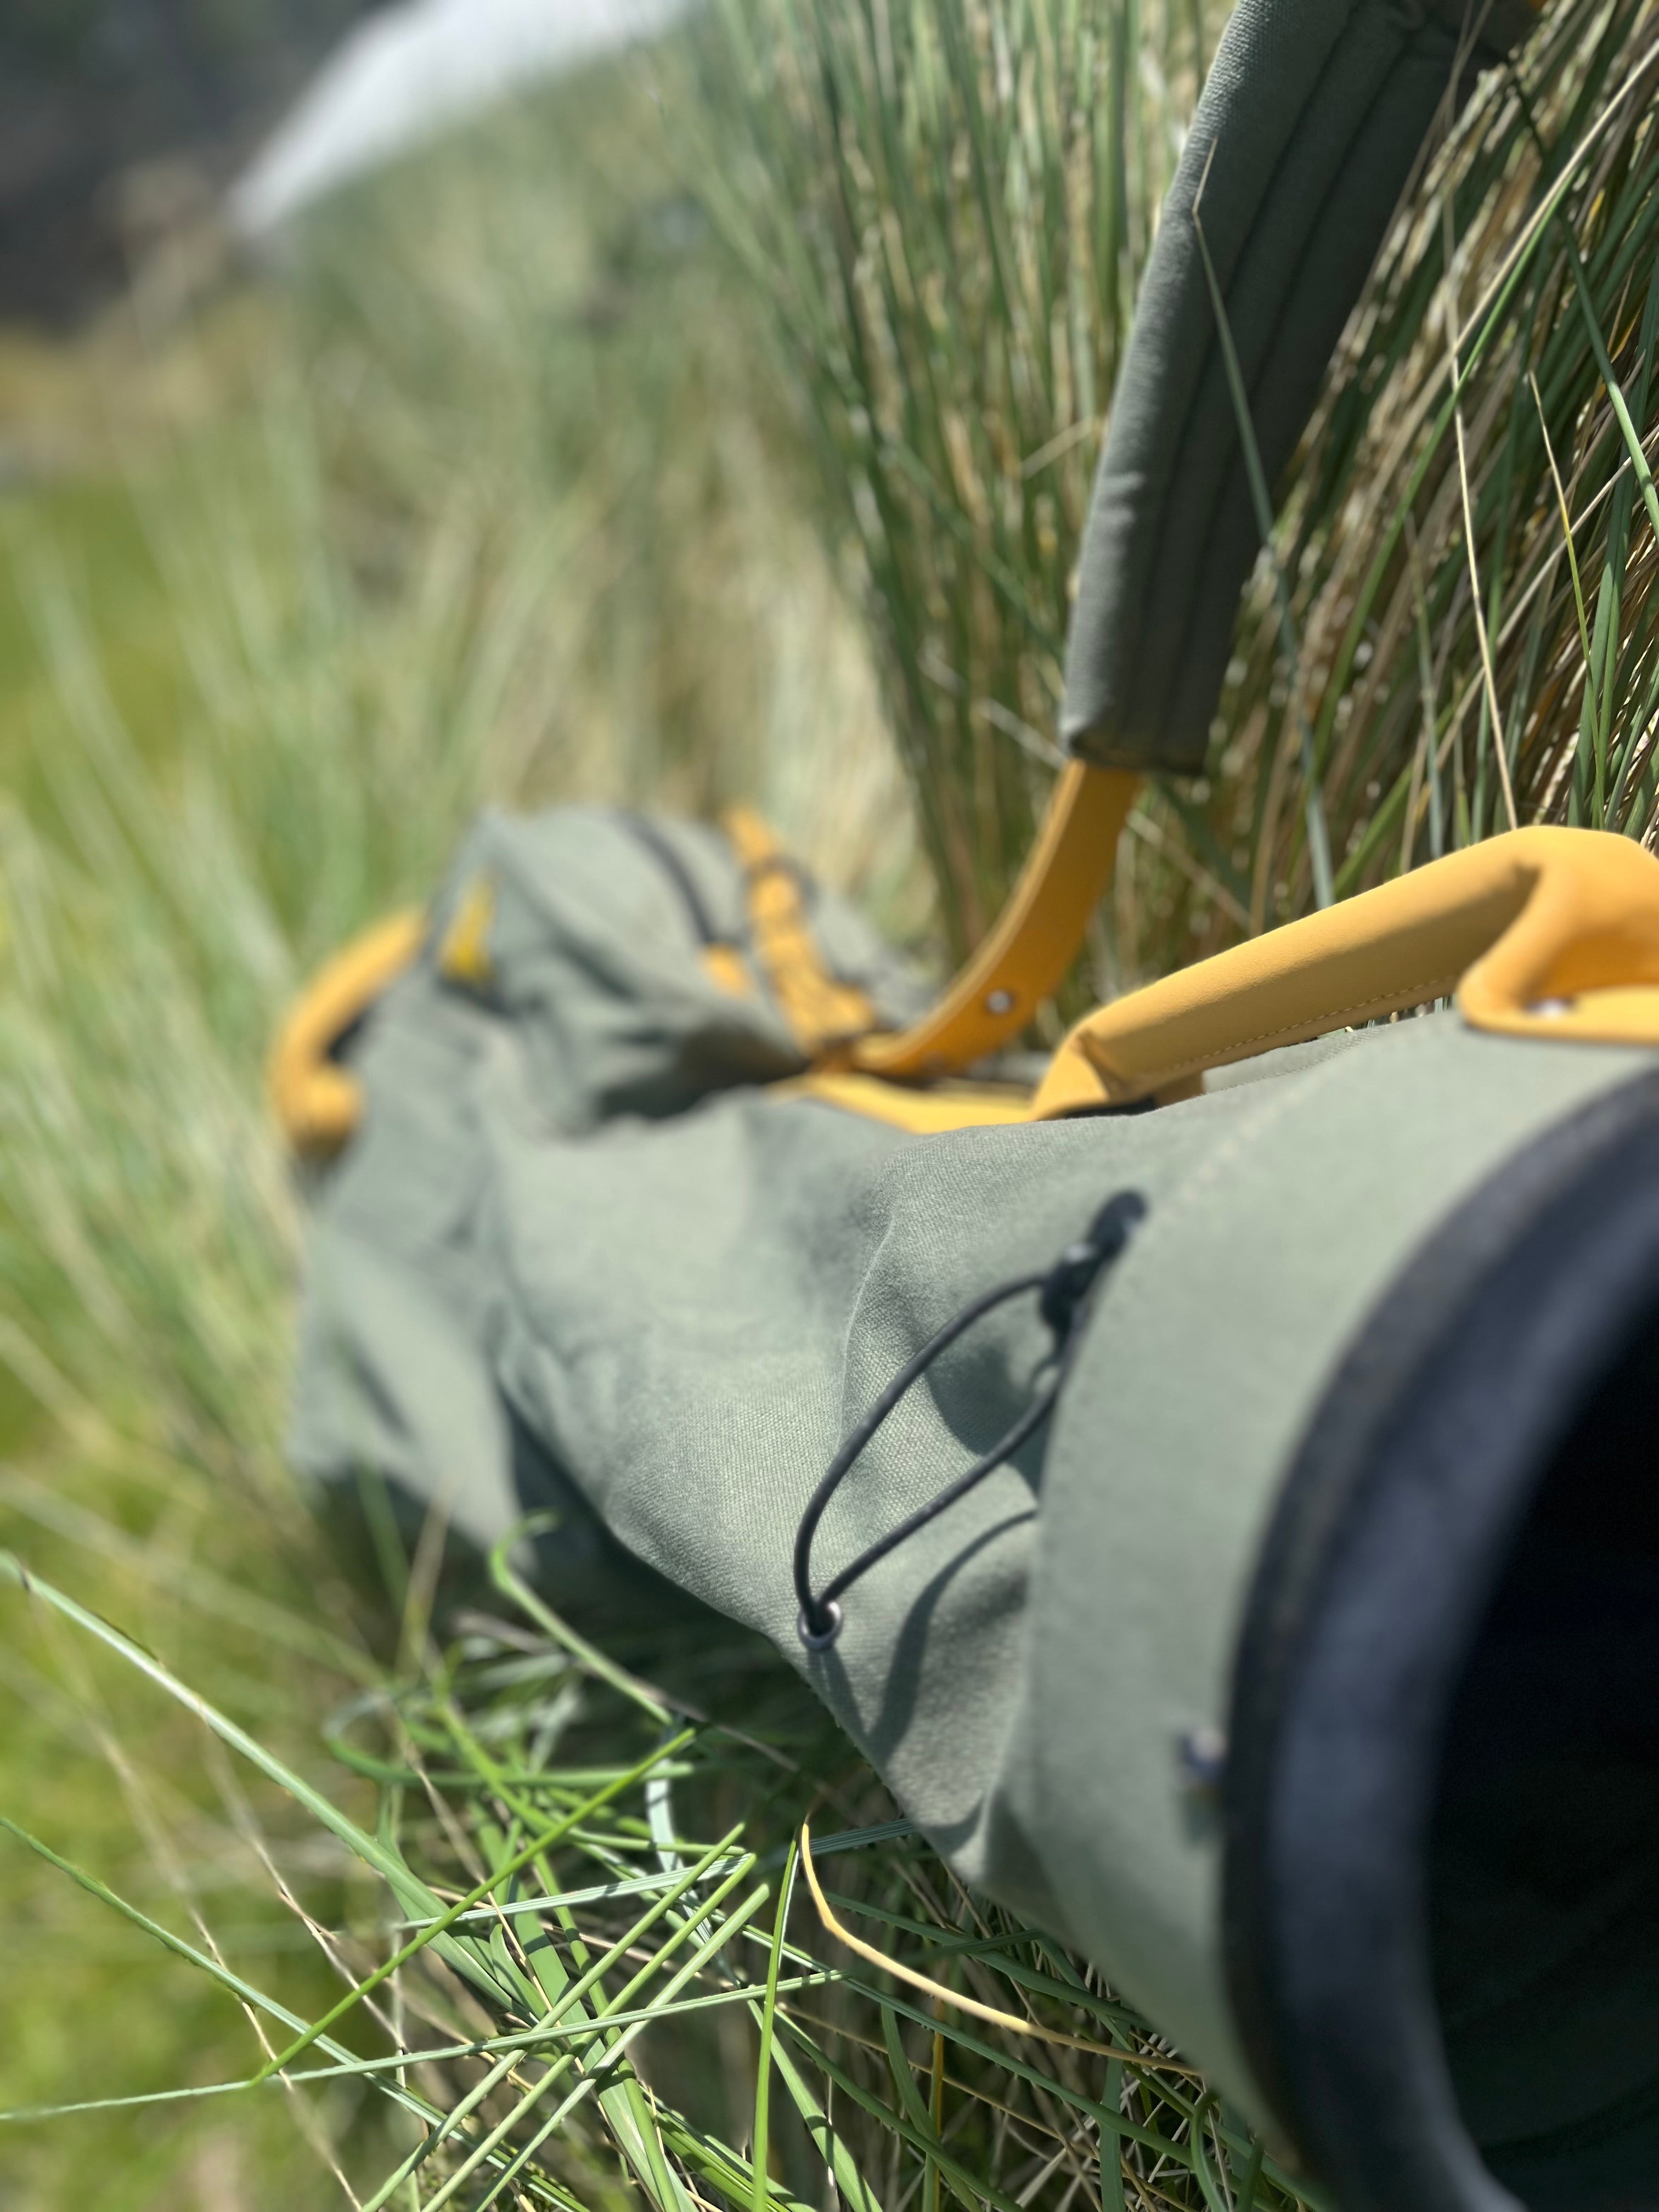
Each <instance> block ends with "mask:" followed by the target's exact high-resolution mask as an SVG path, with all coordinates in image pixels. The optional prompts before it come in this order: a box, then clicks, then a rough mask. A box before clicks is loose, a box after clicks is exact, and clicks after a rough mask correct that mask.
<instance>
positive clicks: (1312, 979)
mask: <svg viewBox="0 0 1659 2212" xmlns="http://www.w3.org/2000/svg"><path fill="white" fill-rule="evenodd" d="M1454 992H1455V994H1456V1001H1457V1006H1458V1009H1459V1011H1460V1012H1462V1015H1463V1018H1464V1019H1465V1020H1466V1021H1468V1023H1469V1024H1471V1025H1472V1026H1473V1027H1474V1028H1475V1029H1481V1030H1492V1031H1495V1032H1497V1033H1498V1034H1500V1035H1504V1036H1538V1037H1544V1036H1547V1037H1551V1038H1560V1039H1564V1040H1565V1039H1575V1040H1577V1041H1579V1042H1586V1043H1607V1044H1659V860H1655V859H1654V858H1653V856H1652V855H1651V854H1648V853H1645V852H1644V851H1643V849H1642V848H1641V847H1640V846H1639V845H1637V844H1634V843H1632V842H1631V840H1630V839H1629V838H1626V837H1619V836H1613V835H1611V834H1610V833H1608V832H1607V831H1605V830H1599V829H1516V830H1512V831H1510V833H1509V835H1507V836H1502V837H1493V838H1492V839H1490V840H1489V841H1488V842H1486V844H1483V845H1474V846H1471V847H1470V848H1468V850H1466V851H1464V852H1461V853H1452V854H1448V855H1447V857H1446V858H1445V859H1444V860H1436V861H1433V862H1431V864H1430V865H1429V866H1427V867H1424V868H1419V869H1418V870H1416V871H1415V872H1414V873H1413V874H1411V875H1408V876H1401V877H1400V878H1397V880H1395V882H1393V883H1389V884H1381V885H1379V886H1378V888H1377V889H1376V890H1370V891H1365V892H1362V893H1361V895H1360V896H1358V898H1352V899H1346V900H1345V901H1343V902H1342V903H1341V904H1340V905H1338V906H1334V907H1328V908H1326V909H1325V911H1324V912H1323V913H1322V914H1315V915H1308V916H1307V917H1306V918H1305V919H1304V920H1303V921H1293V922H1289V923H1287V924H1286V925H1285V927H1284V928H1282V929H1275V930H1270V931H1269V932H1268V933H1267V935H1266V936H1263V937H1258V938H1255V939H1252V940H1251V941H1250V942H1249V944H1247V945H1234V946H1233V947H1232V948H1231V951H1226V952H1221V953H1218V954H1217V955H1216V956H1215V957H1214V958H1213V959H1211V960H1205V961H1200V963H1198V965H1197V966H1196V967H1193V968H1187V969H1182V970H1181V971H1180V972H1179V973H1178V974H1176V975H1167V976H1165V977H1164V979H1163V981H1161V982H1157V983H1152V984H1149V985H1148V986H1147V987H1146V989H1145V990H1142V991H1136V992H1133V993H1132V994H1130V995H1129V996H1128V997H1127V998H1125V999H1120V1000H1116V1001H1115V1003H1114V1004H1113V1005H1111V1006H1102V1007H1100V1008H1098V1009H1097V1011H1096V1012H1094V1013H1092V1014H1090V1015H1088V1016H1086V1017H1085V1019H1084V1020H1083V1021H1081V1022H1079V1024H1078V1025H1077V1027H1076V1028H1075V1029H1074V1030H1073V1031H1072V1033H1071V1035H1070V1036H1068V1037H1067V1038H1066V1042H1065V1043H1064V1044H1063V1045H1062V1046H1061V1047H1060V1050H1059V1052H1058V1053H1056V1054H1055V1055H1054V1060H1053V1061H1052V1063H1051V1064H1050V1066H1049V1070H1048V1075H1047V1076H1046V1077H1045V1078H1044V1079H1043V1082H1042V1086H1041V1088H1040V1089H1039V1091H1038V1092H1037V1095H1036V1099H1035V1101H1034V1102H1033V1107H1032V1114H1033V1118H1035V1119H1036V1120H1039V1121H1045V1120H1050V1119H1053V1118H1054V1117H1055V1116H1057V1115H1064V1114H1071V1113H1077V1112H1079V1111H1080V1110H1087V1109H1090V1108H1096V1109H1097V1108H1100V1107H1103V1106H1120V1105H1127V1104H1129V1103H1132V1102H1133V1101H1134V1100H1136V1099H1140V1098H1146V1097H1154V1096H1157V1095H1159V1094H1164V1095H1167V1094H1168V1093H1169V1091H1170V1089H1171V1087H1172V1086H1177V1085H1191V1084H1192V1083H1193V1081H1194V1079H1195V1078H1196V1077H1197V1076H1198V1075H1199V1074H1200V1073H1201V1072H1202V1071H1203V1070H1204V1069H1206V1068H1210V1067H1223V1066H1227V1065H1228V1064H1229V1063H1230V1062H1231V1061H1233V1060H1249V1059H1251V1058H1253V1057H1254V1056H1255V1054H1257V1053H1261V1052H1266V1051H1267V1050H1268V1049H1269V1048H1271V1047H1273V1046H1274V1045H1282V1044H1295V1043H1298V1042H1302V1041H1304V1040H1305V1039H1307V1038H1310V1037H1316V1036H1323V1035H1324V1034H1326V1033H1327V1032H1328V1031H1329V1030H1334V1029H1340V1028H1346V1027H1352V1025H1353V1024H1357V1023H1359V1022H1365V1021H1373V1020H1375V1019H1376V1018H1377V1017H1378V1016H1380V1015H1384V1014H1389V1013H1395V1012H1401V1011H1403V1010H1404V1009H1405V1008H1407V1007H1408V1006H1423V1005H1425V1004H1426V1003H1427V1002H1428V1001H1429V1000H1433V999H1437V998H1445V997H1449V996H1451V995H1452V994H1453V993H1454Z"/></svg>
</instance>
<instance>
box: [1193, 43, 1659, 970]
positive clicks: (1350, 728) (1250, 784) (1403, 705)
mask: <svg viewBox="0 0 1659 2212" xmlns="http://www.w3.org/2000/svg"><path fill="white" fill-rule="evenodd" d="M1656 81H1659V11H1656V10H1655V9H1653V8H1652V7H1651V6H1649V5H1642V4H1639V0H1612V4H1595V3H1594V0H1573V4H1570V5H1567V6H1564V7H1561V8H1559V9H1553V10H1552V11H1551V12H1550V14H1549V15H1548V16H1547V19H1546V21H1545V23H1544V26H1543V27H1542V29H1541V32H1540V33H1538V35H1537V36H1536V37H1535V38H1534V40H1532V41H1531V42H1530V44H1529V45H1528V47H1527V48H1526V49H1525V51H1524V52H1522V55H1521V56H1520V57H1519V58H1518V62H1517V65H1516V68H1515V69H1514V70H1512V71H1510V72H1505V73H1503V74H1501V75H1497V76H1493V77H1492V78H1491V79H1489V80H1488V82H1487V84H1486V89H1485V91H1484V93H1483V94H1482V96H1481V97H1480V100H1479V102H1478V103H1477V105H1476V106H1474V109H1473V110H1472V111H1471V112H1469V113H1468V115H1467V116H1466V117H1465V118H1464V120H1463V122H1462V125H1461V126H1460V127H1459V129H1458V130H1457V131H1456V132H1455V135H1454V136H1453V137H1452V139H1451V141H1450V143H1449V144H1448V145H1447V146H1446V147H1445V148H1444V149H1443V150H1442V152H1441V153H1440V155H1438V157H1437V159H1436V160H1435V161H1434V162H1433V163H1432V165H1431V167H1430V169H1429V171H1428V173H1427V175H1426V177H1425V179H1424V181H1423V184H1422V185H1421V187H1420V188H1419V191H1418V192H1417V194H1416V195H1415V197H1414V198H1413V203H1412V204H1411V206H1410V208H1409V210H1407V215H1406V217H1405V218H1404V220H1403V221H1402V222H1401V225H1400V227H1399V228H1398V229H1397V231H1396V234H1395V237H1394V239H1393V240H1392V241H1391V244H1390V246H1389V250H1388V252H1386V254H1385V256H1384V258H1383V263H1382V264H1381V266H1380V268H1379V270H1378V271H1377V274H1376V279H1375V281H1374V283H1373V284H1372V287H1371V289H1370V295H1369V297H1368V299H1367V301H1365V303H1364V306H1363V307H1362V309H1361V310H1360V313H1358V316H1357V317H1356V319H1355V320H1354V323H1353V325H1352V327H1351V330H1350V332H1349V335H1348V338H1347V342H1346V345H1345V347H1344V349H1343V353H1342V355H1341V357H1340V362H1339V364H1338V368H1337V371H1336V374H1335V375H1334V378H1333V380H1332V381H1331V383H1330V386H1329V387H1328V392H1327V396H1326V398H1325V401H1324V404H1323V406H1322V410H1321V414H1320V416H1319V418H1318V420H1317V422H1316V426H1315V428H1314V431H1313V434H1312V435H1311V437H1310V441H1309V444H1308V447H1307V450H1306V452H1305V453H1304V457H1303V459H1302V461H1301V464H1300V465H1299V467H1298V470H1297V486H1296V491H1295V495H1294V497H1293V499H1292V501H1291V509H1290V513H1289V515H1288V517H1287V520H1286V526H1285V530H1284V532H1283V533H1282V536H1283V556H1284V560H1285V565H1286V567H1287V568H1288V569H1289V571H1290V574H1291V580H1292V583H1293V586H1294V598H1295V605H1296V611H1297V623H1298V626H1299V629H1300V633H1301V655H1300V662H1299V665H1298V666H1297V668H1296V669H1294V670H1293V671H1285V669H1284V667H1283V665H1282V659H1281V657H1280V656H1279V653H1278V651H1277V639H1276V636H1275V635H1274V630H1273V616H1272V611H1271V609H1270V607H1269V605H1267V593H1266V592H1265V590H1264V591H1263V592H1261V593H1259V594H1258V596H1257V599H1256V601H1255V605H1253V606H1252V607H1251V608H1250V609H1249V611H1247V614H1246V617H1245V619H1244V622H1243V627H1242V630H1241V636H1240V645H1239V654H1240V662H1239V664H1237V665H1236V674H1237V682H1236V683H1235V684H1234V685H1233V687H1232V688H1231V692H1230V695H1229V696H1228V698H1227V699H1226V701H1225V702H1224V710H1225V723H1226V732H1227V734H1226V740H1225V745H1224V746H1223V748H1222V749H1221V750H1220V751H1219V754H1218V759H1217V762H1216V763H1215V765H1216V770H1217V774H1216V777H1215V799H1214V803H1213V810H1212V823H1213V835H1214V845H1213V851H1214V853H1215V854H1225V855H1227V856H1228V858H1229V859H1230V860H1231V866H1227V867H1225V870H1223V869H1221V868H1220V867H1218V871H1217V872H1218V874H1219V875H1221V877H1222V880H1223V883H1224V884H1225V892H1226V894H1227V896H1226V898H1225V902H1224V901H1223V900H1219V899H1218V900H1216V901H1214V902H1212V905H1211V909H1210V913H1209V915H1208V917H1207V919H1205V920H1200V918H1199V917H1198V916H1197V915H1196V914H1194V913H1193V912H1192V909H1191V908H1190V907H1189V908H1188V914H1189V917H1190V919H1191V921H1192V922H1193V924H1194V933H1195V934H1196V935H1197V936H1198V937H1199V939H1200V941H1201V942H1204V943H1208V942H1211V941H1215V940H1217V939H1218V938H1219V937H1220V936H1221V935H1224V934H1232V933H1237V930H1238V929H1240V928H1242V927H1247V926H1248V927H1250V928H1261V927H1262V926H1263V925H1264V924H1267V923H1271V922H1273V921H1279V920H1281V919H1284V918H1285V917H1286V916H1287V915H1291V914H1294V913H1296V912H1298V911H1300V910H1301V909H1302V908H1304V907H1305V905H1306V904H1307V903H1308V902H1309V899H1310V871H1309V865H1308V858H1307V854H1306V850H1305V846H1304V837H1303V833H1302V827H1301V824H1302V819H1303V811H1304V810H1303V807H1302V804H1301V800H1302V795H1303V794H1302V788H1301V786H1302V770H1301V765H1300V761H1299V758H1298V756H1297V747H1296V744H1295V742H1294V737H1293V732H1294V727H1295V719H1296V718H1295V715H1294V714H1293V713H1292V702H1293V700H1294V699H1295V698H1296V696H1297V695H1298V694H1299V698H1300V704H1301V707H1302V708H1303V710H1304V712H1305V714H1306V715H1307V717H1308V719H1309V720H1310V722H1311V724H1312V726H1313V728H1314V731H1315V733H1316V760H1317V775H1318V778H1319V782H1320V787H1321V793H1322V800H1323V804H1324V808H1325V811H1326V815H1327V817H1328V821H1329V823H1330V825H1331V829H1332V836H1333V842H1334V846H1335V849H1336V855H1337V863H1338V866H1337V888H1338V890H1339V892H1346V891H1349V890H1356V889H1358V888H1361V887H1363V886H1364V884H1369V883H1373V882H1376V881H1377V880H1379V879H1380V878H1383V877H1384V876H1387V875H1390V874H1393V873H1395V872H1397V871H1398V870H1401V869H1403V868H1405V867H1407V866H1411V865H1413V862H1414V861H1417V860H1423V859H1425V858H1428V857H1430V856H1431V855H1432V854H1436V853H1437V852H1440V851H1444V850H1449V849H1451V848H1453V847H1454V846H1456V845H1462V844H1467V843H1469V842H1473V841H1474V840H1477V839H1479V838H1480V837H1483V836H1490V835H1492V833H1493V831H1495V830H1498V829H1504V828H1506V827H1508V826H1510V822H1511V819H1514V820H1519V821H1534V820H1535V821H1550V822H1570V823H1585V824H1588V825H1589V826H1591V827H1594V828H1597V829H1600V828H1607V829H1619V830H1622V831H1624V832H1625V833H1626V834H1627V835H1629V836H1637V837H1641V838H1644V839H1651V837H1652V836H1653V833H1654V829H1655V823H1656V816H1655V806H1656V796H1659V759H1656V757H1655V754H1654V735H1655V715H1656V712H1659V652H1656V646H1659V600H1656V598H1655V595H1654V591H1653V584H1654V579H1655V572H1656V560H1659V501H1656V500H1655V498H1654V494H1653V489H1652V476H1651V472H1650V457H1651V455H1652V453H1653V450H1654V446H1655V439H1656V433H1659V386H1656V381H1655V378H1654V374H1653V357H1654V349H1655V343H1656V338H1659V284H1656V283H1655V277H1656V274H1659V132H1656V123H1655V107H1654V92H1655V86H1656Z"/></svg>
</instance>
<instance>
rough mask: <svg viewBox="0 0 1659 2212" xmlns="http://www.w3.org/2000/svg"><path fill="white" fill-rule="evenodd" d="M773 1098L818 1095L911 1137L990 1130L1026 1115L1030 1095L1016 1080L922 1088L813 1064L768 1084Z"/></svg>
mask: <svg viewBox="0 0 1659 2212" xmlns="http://www.w3.org/2000/svg"><path fill="white" fill-rule="evenodd" d="M769 1096H770V1097H774V1098H785V1099H788V1098H817V1099H819V1100H821V1101H822V1102H823V1104H824V1105H826V1106H839V1107H840V1108H841V1109H842V1111H843V1112H845V1113H848V1114H862V1115H864V1117H865V1119H866V1121H885V1122H886V1123H887V1124H888V1126H889V1127H890V1128H894V1129H905V1130H908V1132H909V1133H910V1134H911V1135H912V1136H913V1137H938V1136H942V1135H943V1134H944V1133H945V1131H946V1130H947V1129H994V1128H1002V1127H1006V1126H1007V1124H1008V1123H1009V1122H1011V1121H1030V1118H1031V1094H1030V1091H1026V1090H1023V1089H1021V1088H1020V1086H1019V1085H1017V1084H992V1083H950V1082H946V1083H939V1084H933V1085H928V1086H927V1087H926V1088H923V1087H922V1086H921V1085H916V1084H909V1083H889V1082H888V1081H887V1079H885V1077H884V1076H879V1075H860V1074H858V1073H854V1071H852V1070H850V1069H836V1068H818V1069H815V1070H814V1072H813V1073H811V1075H796V1076H791V1077H789V1078H788V1079H787V1080H786V1081H784V1082H782V1083H774V1084H772V1085H770V1086H769Z"/></svg>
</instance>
